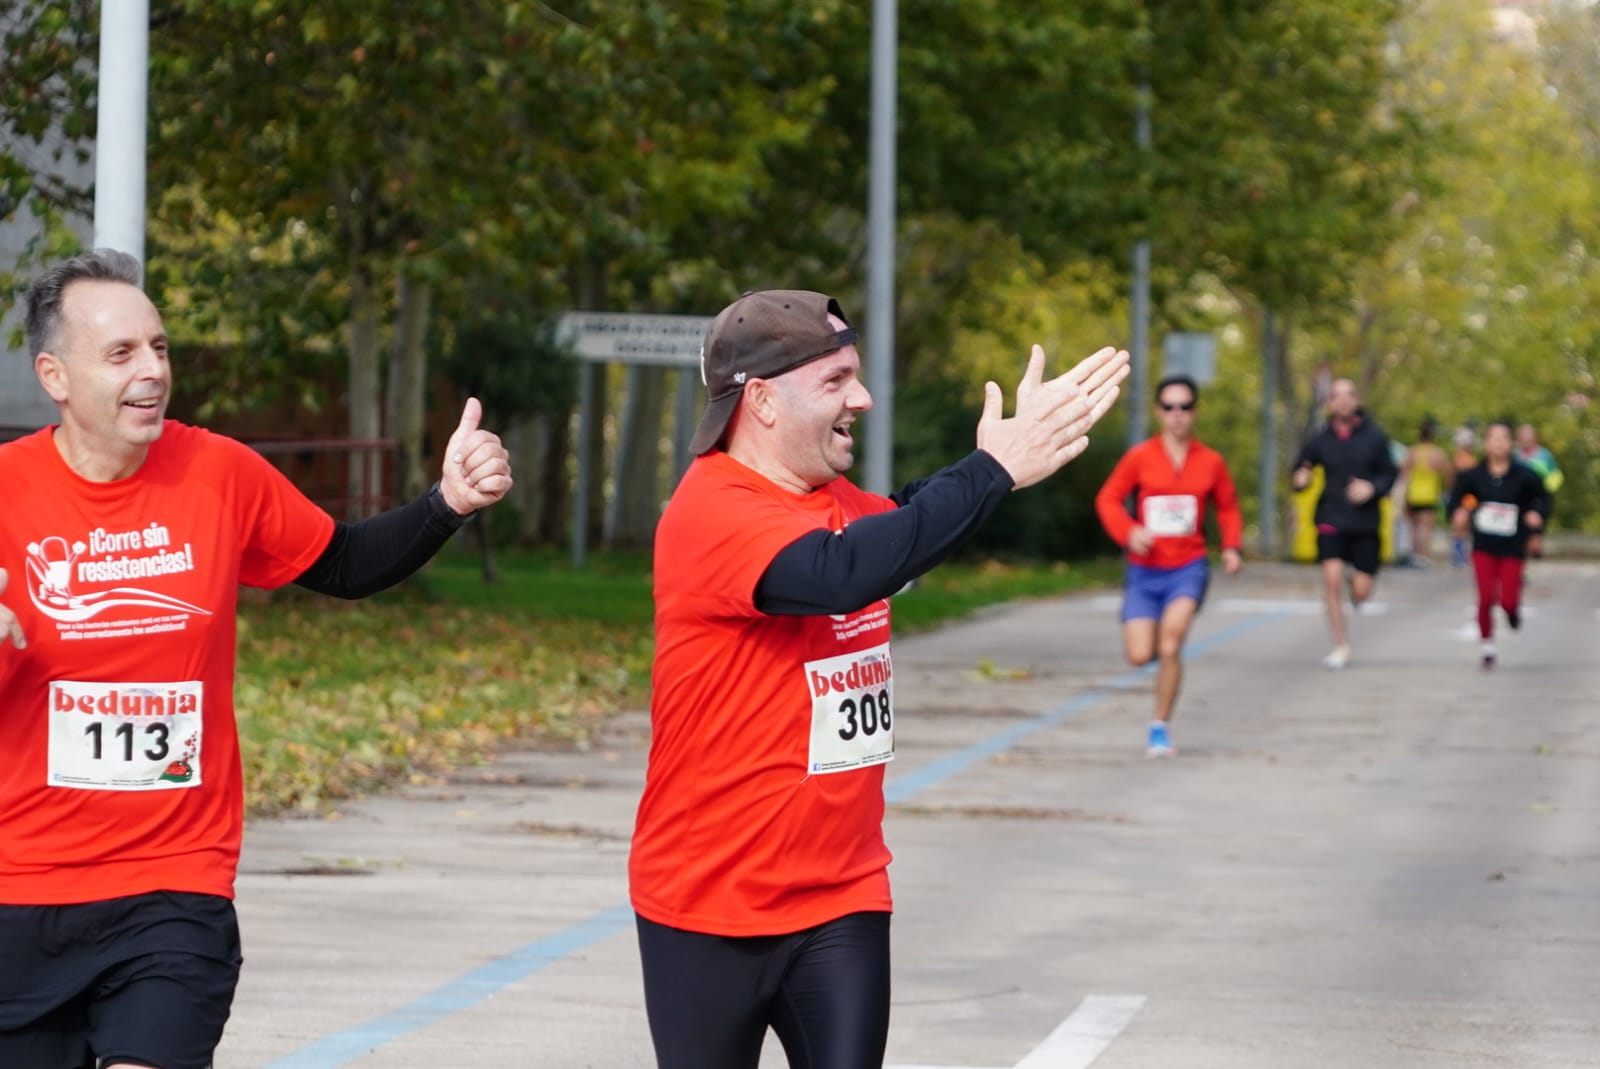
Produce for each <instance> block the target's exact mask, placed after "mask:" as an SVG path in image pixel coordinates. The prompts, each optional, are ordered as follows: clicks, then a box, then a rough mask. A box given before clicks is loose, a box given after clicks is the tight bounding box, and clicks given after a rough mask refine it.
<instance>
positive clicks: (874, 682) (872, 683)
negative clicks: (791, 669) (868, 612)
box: [805, 643, 894, 775]
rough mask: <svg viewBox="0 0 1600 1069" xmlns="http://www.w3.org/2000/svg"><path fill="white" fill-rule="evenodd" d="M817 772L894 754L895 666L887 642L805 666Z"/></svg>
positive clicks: (890, 757)
mask: <svg viewBox="0 0 1600 1069" xmlns="http://www.w3.org/2000/svg"><path fill="white" fill-rule="evenodd" d="M805 672H806V683H807V686H808V687H809V689H810V694H811V749H810V757H809V760H808V762H807V768H808V770H809V771H810V772H811V774H813V775H817V774H825V773H830V772H848V771H850V770H852V769H857V768H867V767H870V766H872V765H881V764H883V763H884V762H885V761H892V760H893V759H894V669H893V665H892V662H891V661H890V659H889V646H888V644H887V643H885V644H884V645H881V646H874V647H873V648H872V649H868V650H861V651H858V652H856V653H846V654H841V655H839V656H837V657H827V658H823V659H822V660H818V661H808V662H807V663H806V666H805Z"/></svg>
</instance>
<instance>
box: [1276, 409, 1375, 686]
mask: <svg viewBox="0 0 1600 1069" xmlns="http://www.w3.org/2000/svg"><path fill="white" fill-rule="evenodd" d="M1318 465H1320V466H1321V467H1322V469H1323V473H1324V475H1325V476H1326V483H1325V485H1324V486H1323V490H1322V496H1321V497H1320V498H1319V499H1318V500H1317V511H1316V525H1317V560H1318V561H1320V562H1321V564H1322V591H1323V597H1324V598H1325V599H1326V601H1327V604H1328V626H1329V629H1330V630H1331V631H1332V632H1333V650H1332V652H1330V653H1329V654H1328V655H1327V656H1326V657H1324V658H1323V659H1322V664H1323V667H1325V668H1343V667H1344V666H1345V665H1346V664H1348V663H1349V661H1350V640H1349V635H1348V633H1347V632H1346V630H1345V620H1344V605H1343V587H1344V566H1345V563H1346V562H1348V563H1349V564H1350V565H1351V566H1352V567H1353V568H1354V569H1355V574H1354V575H1353V576H1352V577H1351V580H1350V605H1351V610H1352V611H1355V610H1357V609H1359V608H1360V606H1361V604H1362V603H1363V602H1365V601H1366V600H1367V599H1368V598H1370V597H1371V596H1372V583H1373V580H1374V579H1375V578H1376V577H1377V574H1378V559H1379V545H1380V542H1379V538H1378V524H1379V512H1378V503H1379V502H1381V501H1382V500H1383V499H1384V498H1385V497H1387V496H1388V494H1389V491H1390V490H1392V489H1393V488H1394V482H1395V479H1396V478H1398V476H1399V474H1400V471H1399V469H1398V468H1397V467H1395V463H1394V457H1393V456H1392V455H1391V454H1390V452H1389V438H1388V436H1387V435H1385V434H1384V433H1383V430H1382V428H1380V427H1379V426H1378V425H1377V424H1376V423H1374V422H1372V420H1371V419H1369V418H1368V417H1367V414H1366V412H1365V411H1363V410H1362V408H1361V398H1360V396H1359V395H1358V394H1357V393H1356V384H1355V383H1354V382H1351V381H1350V380H1349V379H1335V380H1334V382H1333V389H1332V392H1331V393H1330V394H1329V396H1328V423H1327V426H1325V427H1323V428H1322V429H1321V430H1319V431H1317V432H1316V433H1315V434H1313V435H1312V436H1311V437H1310V439H1308V440H1307V441H1306V444H1305V445H1304V446H1303V447H1302V448H1301V450H1300V456H1299V458H1298V459H1297V460H1296V461H1295V465H1294V476H1293V482H1294V488H1295V489H1296V490H1303V489H1305V487H1306V484H1308V483H1309V482H1310V481H1311V470H1312V468H1314V467H1316V466H1318Z"/></svg>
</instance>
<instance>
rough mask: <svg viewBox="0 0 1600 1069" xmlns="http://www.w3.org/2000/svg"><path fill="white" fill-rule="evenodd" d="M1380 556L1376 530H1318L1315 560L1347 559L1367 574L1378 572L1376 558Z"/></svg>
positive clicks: (1354, 566) (1358, 569)
mask: <svg viewBox="0 0 1600 1069" xmlns="http://www.w3.org/2000/svg"><path fill="white" fill-rule="evenodd" d="M1381 556H1382V552H1381V549H1380V547H1379V543H1378V532H1377V531H1332V532H1329V531H1318V532H1317V560H1319V561H1325V560H1342V561H1348V562H1349V563H1350V565H1351V567H1353V568H1355V570H1356V571H1358V572H1365V573H1366V574H1367V575H1377V574H1378V560H1379V558H1380V557H1381Z"/></svg>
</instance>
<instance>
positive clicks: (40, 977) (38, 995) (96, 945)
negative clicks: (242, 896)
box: [0, 891, 242, 1069]
mask: <svg viewBox="0 0 1600 1069" xmlns="http://www.w3.org/2000/svg"><path fill="white" fill-rule="evenodd" d="M241 960H242V959H241V957H240V954H239V924H238V920H237V918H236V916H235V914H234V910H233V903H232V902H230V901H229V900H228V899H226V898H220V897H218V896H216V895H201V894H190V893H186V892H178V891H154V892H151V893H150V894H143V895H133V896H130V897H127V898H113V899H108V900H106V901H103V902H84V903H80V904H75V905H68V906H8V905H0V962H3V963H4V964H3V966H0V1066H5V1067H7V1069H13V1067H14V1069H94V1066H95V1064H96V1062H97V1061H109V1062H111V1063H113V1064H115V1063H116V1062H117V1061H127V1062H133V1063H137V1064H143V1065H159V1066H161V1067H162V1069H207V1067H208V1066H209V1065H210V1064H211V1055H212V1052H213V1051H214V1050H216V1047H217V1044H218V1043H219V1042H220V1041H221V1039H222V1026H223V1025H224V1024H225V1023H226V1022H227V1020H228V1012H229V1010H230V1009H231V1008H232V1006H233V991H234V988H235V987H236V986H237V985H238V982H239V965H240V962H241Z"/></svg>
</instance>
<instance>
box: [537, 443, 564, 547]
mask: <svg viewBox="0 0 1600 1069" xmlns="http://www.w3.org/2000/svg"><path fill="white" fill-rule="evenodd" d="M538 426H539V429H540V432H541V433H542V434H543V435H544V439H545V448H544V468H543V470H541V471H540V472H539V480H538V483H539V487H540V498H541V500H540V510H539V514H540V524H539V527H538V530H537V531H536V532H535V536H534V537H535V539H536V540H537V541H538V542H539V544H540V545H547V546H559V545H561V544H562V543H563V542H565V541H566V538H567V532H568V525H569V521H570V520H571V518H572V517H571V512H572V476H571V474H570V473H569V470H568V469H569V466H570V463H571V460H572V414H571V413H570V412H561V413H557V414H555V415H545V416H540V417H539V420H538Z"/></svg>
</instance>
